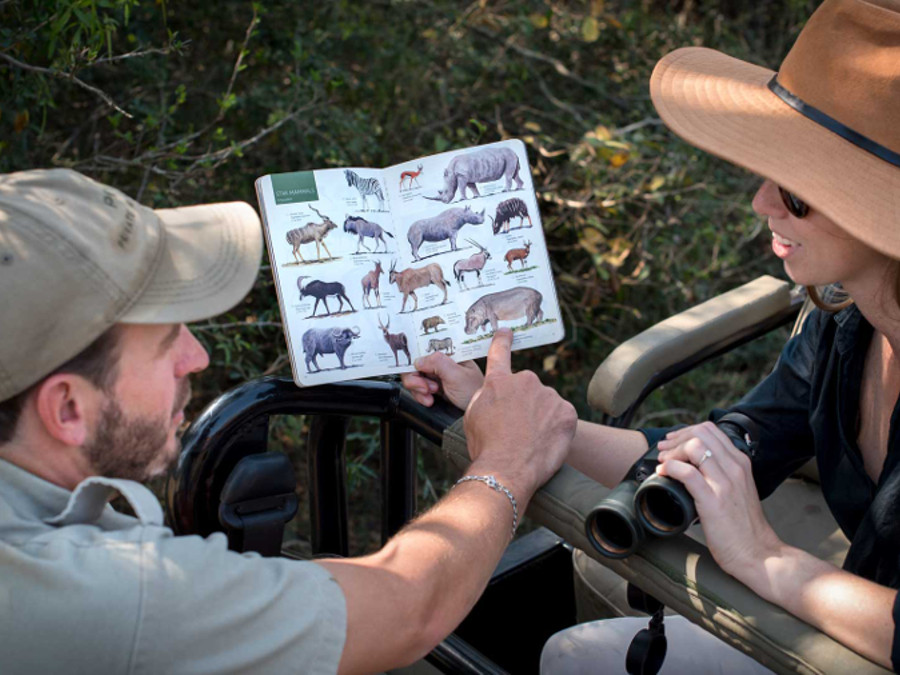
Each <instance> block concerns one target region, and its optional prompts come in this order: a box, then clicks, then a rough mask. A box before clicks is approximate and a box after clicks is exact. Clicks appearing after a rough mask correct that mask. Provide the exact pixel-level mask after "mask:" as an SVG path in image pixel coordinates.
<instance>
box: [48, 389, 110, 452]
mask: <svg viewBox="0 0 900 675" xmlns="http://www.w3.org/2000/svg"><path fill="white" fill-rule="evenodd" d="M100 398H101V393H100V391H99V390H98V389H97V388H96V387H94V386H93V385H92V384H91V383H90V382H88V381H87V380H85V379H84V378H83V377H81V376H79V375H73V374H71V373H58V374H56V375H51V376H50V377H48V378H47V379H46V380H44V381H43V382H41V383H40V384H39V385H38V387H37V390H36V391H35V394H34V399H33V400H34V406H35V412H36V413H37V417H38V419H39V420H40V421H41V423H42V424H43V427H44V430H45V432H46V433H47V434H49V435H50V436H51V437H53V438H55V439H56V440H57V441H59V442H60V443H64V444H66V445H71V446H81V445H84V443H85V441H86V440H87V439H88V435H89V429H90V428H91V423H92V421H93V420H94V419H95V418H96V415H97V410H98V406H99V404H100Z"/></svg>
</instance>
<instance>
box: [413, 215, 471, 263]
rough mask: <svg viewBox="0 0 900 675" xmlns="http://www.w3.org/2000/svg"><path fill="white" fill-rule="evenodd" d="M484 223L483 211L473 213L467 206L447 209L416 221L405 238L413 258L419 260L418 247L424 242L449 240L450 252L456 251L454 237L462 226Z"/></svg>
mask: <svg viewBox="0 0 900 675" xmlns="http://www.w3.org/2000/svg"><path fill="white" fill-rule="evenodd" d="M483 222H484V209H482V210H481V212H480V213H475V212H474V211H473V210H472V209H470V208H469V207H468V206H467V207H465V208H463V209H461V208H453V209H447V210H446V211H442V212H441V213H439V214H438V215H436V216H433V217H431V218H423V219H422V220H417V221H416V222H414V223H413V224H412V225H410V227H409V231H408V232H407V234H406V238H407V239H408V240H409V246H410V248H412V254H413V258H414V259H415V260H419V259H420V258H419V247H420V246H421V245H422V242H424V241H445V240H447V239H449V240H450V250H451V251H455V250H456V235H458V234H459V231H460V229H462V226H463V225H481V224H482V223H483Z"/></svg>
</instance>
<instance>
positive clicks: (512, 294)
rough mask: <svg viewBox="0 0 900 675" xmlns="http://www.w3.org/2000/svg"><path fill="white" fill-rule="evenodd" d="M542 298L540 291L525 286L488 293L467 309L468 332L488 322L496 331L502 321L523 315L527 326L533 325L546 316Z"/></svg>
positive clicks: (473, 331)
mask: <svg viewBox="0 0 900 675" xmlns="http://www.w3.org/2000/svg"><path fill="white" fill-rule="evenodd" d="M541 300H543V296H542V295H541V294H540V293H539V292H538V291H536V290H534V289H533V288H527V287H525V286H520V287H518V288H511V289H509V290H508V291H500V292H498V293H488V294H487V295H484V296H482V297H481V298H479V299H478V300H476V301H475V302H474V303H473V304H472V306H471V307H469V309H467V310H466V328H465V330H466V334H467V335H472V334H473V333H475V332H476V331H477V330H479V329H483V328H484V327H485V326H486V325H487V324H491V330H492V331H495V332H496V330H497V329H498V328H499V327H500V322H501V321H514V320H515V319H519V318H521V317H523V316H524V317H525V326H526V327H528V326H531V325H533V324H534V323H535V321H540V320H541V319H543V318H544V312H543V310H542V309H541Z"/></svg>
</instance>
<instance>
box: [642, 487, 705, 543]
mask: <svg viewBox="0 0 900 675" xmlns="http://www.w3.org/2000/svg"><path fill="white" fill-rule="evenodd" d="M634 499H635V507H636V510H637V515H638V518H640V521H641V525H643V526H644V527H645V528H646V529H647V531H648V532H651V533H652V534H655V535H656V536H658V537H671V536H674V535H676V534H681V533H682V532H684V531H685V530H686V529H687V528H688V527H690V525H691V523H692V522H694V519H695V518H696V517H697V510H696V508H695V507H694V500H693V499H692V498H691V496H690V495H689V494H688V492H687V490H686V489H685V488H684V486H683V485H682V484H681V483H679V482H677V481H674V480H672V479H671V478H666V477H665V476H651V477H650V478H648V479H647V480H645V481H644V482H643V483H642V484H641V486H640V487H639V488H638V490H637V493H636V494H635V498H634Z"/></svg>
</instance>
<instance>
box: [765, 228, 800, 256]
mask: <svg viewBox="0 0 900 675" xmlns="http://www.w3.org/2000/svg"><path fill="white" fill-rule="evenodd" d="M798 248H800V244H798V243H797V242H795V241H793V240H791V239H788V238H787V237H784V236H782V235H780V234H778V233H777V232H774V231H773V232H772V250H773V251H774V252H775V255H777V256H778V257H779V258H781V259H782V260H783V259H785V258H787V257H788V256H789V255H790V254H791V253H793V252H794V251H795V250H796V249H798Z"/></svg>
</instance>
